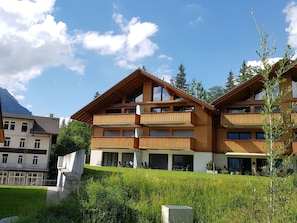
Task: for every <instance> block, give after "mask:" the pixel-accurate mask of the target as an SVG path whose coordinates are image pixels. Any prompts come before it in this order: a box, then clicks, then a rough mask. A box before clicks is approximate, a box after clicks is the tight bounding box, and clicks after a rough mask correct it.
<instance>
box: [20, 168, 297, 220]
mask: <svg viewBox="0 0 297 223" xmlns="http://www.w3.org/2000/svg"><path fill="white" fill-rule="evenodd" d="M268 184H269V178H267V177H255V176H243V175H242V176H241V175H228V174H206V173H196V172H187V171H164V170H152V169H132V168H112V167H91V166H89V165H86V166H85V170H84V175H83V178H82V180H81V181H80V183H79V186H78V187H75V189H73V190H72V193H71V194H70V196H68V197H67V198H66V199H65V200H64V201H63V202H61V204H59V205H48V206H47V207H44V206H43V207H42V208H39V210H38V212H37V213H36V215H35V217H31V218H24V219H21V220H20V221H19V222H30V223H31V222H33V223H34V222H36V223H37V222H42V223H50V222H61V223H63V222H68V223H75V222H85V223H100V222H102V223H103V222H104V223H113V222H114V223H120V222H121V223H130V222H131V223H159V222H161V207H162V205H187V206H189V207H192V208H193V215H194V222H199V223H203V222H207V223H210V222H218V223H220V222H222V223H224V222H235V223H236V222H240V223H241V222H267V217H266V216H267V211H268V208H267V207H268V206H267V205H268V202H267V200H268V196H267V193H268V188H269V187H268ZM296 185H297V178H296V176H295V175H291V176H290V177H288V178H287V181H286V182H285V186H286V188H285V189H284V196H283V197H282V199H285V200H282V201H280V203H279V204H280V205H279V206H277V209H276V215H275V216H277V218H275V221H273V222H286V223H289V222H296V221H297V193H296V192H297V191H296ZM286 195H287V196H286Z"/></svg>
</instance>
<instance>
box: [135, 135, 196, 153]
mask: <svg viewBox="0 0 297 223" xmlns="http://www.w3.org/2000/svg"><path fill="white" fill-rule="evenodd" d="M139 149H165V150H194V151H195V139H194V138H190V137H142V138H140V139H139Z"/></svg>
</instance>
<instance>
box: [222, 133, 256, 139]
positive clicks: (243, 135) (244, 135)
mask: <svg viewBox="0 0 297 223" xmlns="http://www.w3.org/2000/svg"><path fill="white" fill-rule="evenodd" d="M227 138H228V139H242V140H245V139H251V133H250V132H228V133H227Z"/></svg>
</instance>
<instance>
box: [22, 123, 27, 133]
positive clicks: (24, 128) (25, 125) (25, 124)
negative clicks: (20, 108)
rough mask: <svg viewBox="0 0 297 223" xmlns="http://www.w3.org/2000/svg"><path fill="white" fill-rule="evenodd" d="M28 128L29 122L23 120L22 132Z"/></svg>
mask: <svg viewBox="0 0 297 223" xmlns="http://www.w3.org/2000/svg"><path fill="white" fill-rule="evenodd" d="M27 129H28V123H26V122H23V124H22V132H27Z"/></svg>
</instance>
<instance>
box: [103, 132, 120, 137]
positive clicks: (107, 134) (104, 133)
mask: <svg viewBox="0 0 297 223" xmlns="http://www.w3.org/2000/svg"><path fill="white" fill-rule="evenodd" d="M103 136H111V137H114V136H120V130H104V132H103Z"/></svg>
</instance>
